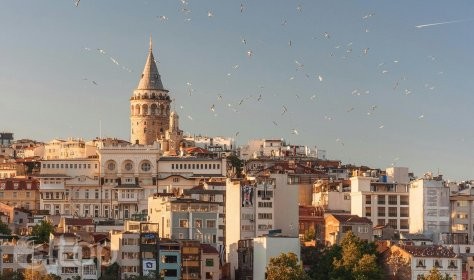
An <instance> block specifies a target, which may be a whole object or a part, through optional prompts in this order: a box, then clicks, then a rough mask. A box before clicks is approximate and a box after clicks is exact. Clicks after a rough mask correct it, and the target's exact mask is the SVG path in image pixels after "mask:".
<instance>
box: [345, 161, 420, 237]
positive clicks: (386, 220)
mask: <svg viewBox="0 0 474 280" xmlns="http://www.w3.org/2000/svg"><path fill="white" fill-rule="evenodd" d="M391 170H394V172H392V173H391V174H392V175H391V176H392V177H390V178H397V179H398V180H400V182H407V181H408V168H398V169H391ZM387 173H389V172H387ZM363 175H365V176H354V177H351V178H350V180H351V214H352V215H358V216H360V217H367V218H369V219H370V220H371V221H372V223H373V225H374V226H385V225H388V226H390V227H392V228H394V229H395V230H399V231H400V232H408V230H409V224H410V223H411V222H412V221H410V223H409V217H410V216H409V215H410V213H411V212H410V211H411V207H410V205H411V203H410V199H409V192H408V184H407V183H399V182H395V181H393V180H392V179H390V181H389V177H383V176H382V177H374V176H373V175H376V174H375V173H374V172H366V173H364V174H363Z"/></svg>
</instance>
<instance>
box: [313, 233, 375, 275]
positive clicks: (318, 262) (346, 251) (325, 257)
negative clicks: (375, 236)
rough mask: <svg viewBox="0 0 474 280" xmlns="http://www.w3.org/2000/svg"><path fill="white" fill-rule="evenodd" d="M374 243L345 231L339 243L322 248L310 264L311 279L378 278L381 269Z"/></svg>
mask: <svg viewBox="0 0 474 280" xmlns="http://www.w3.org/2000/svg"><path fill="white" fill-rule="evenodd" d="M377 256H378V254H377V251H376V246H375V244H374V243H368V242H365V241H362V240H360V239H359V238H358V237H357V236H355V235H354V234H353V233H352V232H347V233H346V234H345V236H344V238H343V239H342V240H341V244H340V245H337V244H335V245H333V246H331V247H326V248H324V249H322V250H321V251H320V252H319V254H318V256H317V258H316V259H315V260H314V261H313V263H312V265H311V270H310V275H311V277H312V279H315V280H323V279H334V280H365V279H367V280H369V279H370V280H372V279H373V280H378V279H383V271H382V269H381V266H380V264H379V263H378V261H377V260H378V257H377Z"/></svg>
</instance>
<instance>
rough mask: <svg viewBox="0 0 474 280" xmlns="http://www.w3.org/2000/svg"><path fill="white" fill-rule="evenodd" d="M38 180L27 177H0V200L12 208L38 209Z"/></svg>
mask: <svg viewBox="0 0 474 280" xmlns="http://www.w3.org/2000/svg"><path fill="white" fill-rule="evenodd" d="M39 187H40V181H38V180H35V179H27V178H8V179H0V202H2V203H5V204H6V205H9V206H12V207H14V208H24V209H27V210H38V209H40V191H39Z"/></svg>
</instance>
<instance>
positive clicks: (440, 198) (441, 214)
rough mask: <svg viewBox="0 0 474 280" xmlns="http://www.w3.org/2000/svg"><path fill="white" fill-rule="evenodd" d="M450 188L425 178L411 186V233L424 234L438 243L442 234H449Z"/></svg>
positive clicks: (437, 180) (430, 178)
mask: <svg viewBox="0 0 474 280" xmlns="http://www.w3.org/2000/svg"><path fill="white" fill-rule="evenodd" d="M449 219H450V210H449V188H447V187H445V186H444V182H443V181H442V180H439V179H433V178H432V177H425V178H421V179H418V180H415V181H413V182H411V184H410V233H423V234H425V235H426V236H428V237H430V238H432V239H433V242H434V243H435V244H436V243H438V241H439V239H440V236H439V234H440V233H443V232H449V230H450V228H449Z"/></svg>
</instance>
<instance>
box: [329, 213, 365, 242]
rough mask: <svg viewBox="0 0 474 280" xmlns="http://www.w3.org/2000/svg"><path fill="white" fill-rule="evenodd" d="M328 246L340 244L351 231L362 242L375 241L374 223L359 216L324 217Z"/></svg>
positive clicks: (330, 215) (332, 215) (331, 215)
mask: <svg viewBox="0 0 474 280" xmlns="http://www.w3.org/2000/svg"><path fill="white" fill-rule="evenodd" d="M324 224H325V239H326V244H327V245H334V244H339V243H340V242H341V240H342V239H343V238H344V236H345V234H346V233H347V232H349V231H351V232H352V233H353V234H354V235H355V236H357V237H359V238H360V239H361V240H365V241H368V242H371V241H373V239H374V237H373V234H372V221H370V220H369V219H367V218H366V217H359V216H357V215H337V214H328V215H326V217H324Z"/></svg>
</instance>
